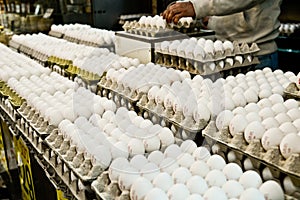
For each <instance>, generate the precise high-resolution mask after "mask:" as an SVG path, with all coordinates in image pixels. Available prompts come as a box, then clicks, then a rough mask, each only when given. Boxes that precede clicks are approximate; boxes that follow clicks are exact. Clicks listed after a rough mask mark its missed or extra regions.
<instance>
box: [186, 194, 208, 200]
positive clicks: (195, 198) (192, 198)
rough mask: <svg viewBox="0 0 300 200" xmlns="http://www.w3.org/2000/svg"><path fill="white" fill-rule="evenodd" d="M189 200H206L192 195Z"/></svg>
mask: <svg viewBox="0 0 300 200" xmlns="http://www.w3.org/2000/svg"><path fill="white" fill-rule="evenodd" d="M187 200H204V199H203V197H202V196H201V195H199V194H192V195H190V196H189V197H188V198H187Z"/></svg>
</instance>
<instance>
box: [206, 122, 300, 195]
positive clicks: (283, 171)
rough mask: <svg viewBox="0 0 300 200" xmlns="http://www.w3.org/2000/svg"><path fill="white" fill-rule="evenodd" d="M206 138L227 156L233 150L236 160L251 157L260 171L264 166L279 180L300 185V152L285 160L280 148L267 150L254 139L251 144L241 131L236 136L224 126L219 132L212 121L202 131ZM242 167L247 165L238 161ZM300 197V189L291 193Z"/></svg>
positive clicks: (254, 165) (221, 153)
mask: <svg viewBox="0 0 300 200" xmlns="http://www.w3.org/2000/svg"><path fill="white" fill-rule="evenodd" d="M202 134H203V136H204V137H205V140H206V141H207V143H208V144H209V145H210V146H213V145H214V144H218V146H220V149H219V150H218V153H219V154H220V155H221V156H223V157H225V155H226V154H227V153H228V152H229V151H233V152H234V153H235V156H236V158H237V159H236V161H242V160H244V159H245V158H249V159H250V160H251V162H252V165H253V167H254V169H256V170H257V171H258V172H260V171H261V169H263V168H264V167H267V168H269V169H270V171H271V173H272V176H273V177H274V178H276V179H278V180H279V181H280V180H282V177H286V176H287V177H289V178H291V180H292V182H293V183H294V184H295V185H296V186H298V187H300V168H299V166H300V154H293V155H291V156H290V157H289V158H288V159H286V160H285V158H283V156H282V155H281V153H280V150H279V148H278V147H277V148H275V147H274V148H272V149H270V150H268V151H265V150H264V149H263V147H262V145H261V141H260V140H253V141H252V142H251V143H250V144H247V142H246V140H245V139H244V134H242V133H239V134H236V135H235V136H234V137H232V136H231V134H230V133H229V129H228V128H224V129H223V130H222V131H220V132H218V131H217V128H216V125H215V122H214V121H211V122H210V123H209V125H208V126H207V127H206V128H205V129H204V130H203V131H202ZM237 163H238V164H239V165H240V166H241V167H245V166H243V165H242V163H241V162H237ZM294 195H295V197H296V199H299V198H300V191H297V192H296V194H293V195H291V196H292V197H291V198H293V197H294Z"/></svg>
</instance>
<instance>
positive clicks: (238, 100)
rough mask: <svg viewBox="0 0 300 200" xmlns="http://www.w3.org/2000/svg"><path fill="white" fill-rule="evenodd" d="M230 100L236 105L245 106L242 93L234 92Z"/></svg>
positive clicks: (245, 102)
mask: <svg viewBox="0 0 300 200" xmlns="http://www.w3.org/2000/svg"><path fill="white" fill-rule="evenodd" d="M232 100H233V102H234V105H235V106H236V107H238V106H245V105H246V104H247V101H246V98H245V96H244V94H242V93H235V94H234V95H233V96H232Z"/></svg>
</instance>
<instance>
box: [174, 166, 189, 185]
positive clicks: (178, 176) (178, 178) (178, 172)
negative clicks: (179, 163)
mask: <svg viewBox="0 0 300 200" xmlns="http://www.w3.org/2000/svg"><path fill="white" fill-rule="evenodd" d="M191 177H192V174H191V172H190V171H189V170H188V169H187V168H185V167H179V168H177V169H175V170H174V171H173V173H172V179H173V182H174V183H175V184H176V183H182V184H185V182H186V181H187V180H188V179H189V178H191Z"/></svg>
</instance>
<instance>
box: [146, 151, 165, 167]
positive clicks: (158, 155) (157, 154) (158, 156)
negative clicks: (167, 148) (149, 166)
mask: <svg viewBox="0 0 300 200" xmlns="http://www.w3.org/2000/svg"><path fill="white" fill-rule="evenodd" d="M163 159H164V154H163V153H162V152H161V151H152V152H151V153H150V154H149V155H148V160H149V162H152V163H155V164H157V165H159V164H160V163H161V161H162V160H163Z"/></svg>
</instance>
